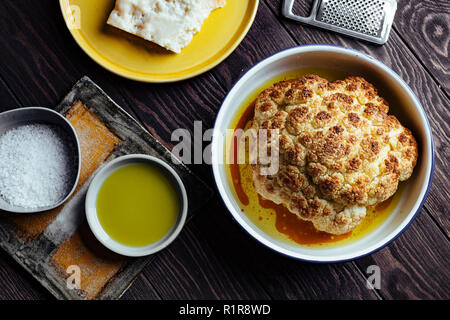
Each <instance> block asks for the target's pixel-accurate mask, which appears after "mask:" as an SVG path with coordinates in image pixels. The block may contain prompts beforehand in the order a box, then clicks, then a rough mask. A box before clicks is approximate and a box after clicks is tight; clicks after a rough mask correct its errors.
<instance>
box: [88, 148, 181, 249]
mask: <svg viewBox="0 0 450 320" xmlns="http://www.w3.org/2000/svg"><path fill="white" fill-rule="evenodd" d="M133 160H145V161H148V162H149V163H154V164H157V165H160V166H161V167H163V169H164V170H166V171H167V173H169V174H170V175H171V176H172V177H173V178H174V179H175V181H176V183H177V185H178V187H179V193H180V197H181V201H180V202H181V203H180V204H181V207H182V208H181V210H180V213H179V219H177V222H176V223H175V225H174V227H173V228H172V230H171V231H169V233H168V234H167V235H168V236H167V235H166V237H165V238H164V237H163V238H162V239H160V240H159V241H157V242H156V243H152V244H149V245H146V246H142V247H133V246H127V245H124V244H122V243H120V242H118V241H116V240H114V239H113V238H111V237H110V236H109V235H108V233H107V232H106V231H105V230H104V229H103V227H102V225H101V223H100V222H98V223H95V221H96V220H97V221H98V216H97V212H96V210H92V209H91V208H92V205H90V204H91V202H92V201H96V200H97V196H98V192H99V190H100V188H101V185H102V184H101V185H99V187H98V188H97V190H94V189H93V188H92V186H93V185H94V184H96V183H94V182H98V181H99V180H102V179H106V178H107V177H108V176H109V175H110V174H111V173H112V172H115V171H116V170H117V169H119V168H120V167H119V168H117V169H115V170H114V171H112V172H110V173H109V174H108V175H107V176H105V175H106V172H107V171H108V169H110V168H111V167H112V166H114V165H117V164H119V163H121V162H126V163H128V164H131V163H132V161H133ZM125 165H126V164H125ZM85 210H86V219H87V222H88V225H89V228H90V229H91V231H92V233H93V234H94V236H95V237H96V238H97V240H98V241H100V242H101V243H102V244H103V245H104V246H105V247H107V248H108V249H110V250H111V251H114V252H116V253H118V254H121V255H124V256H129V257H142V256H147V255H150V254H153V253H156V252H158V251H161V250H162V249H164V248H166V247H167V246H169V245H170V244H171V243H172V242H173V241H174V240H175V239H176V238H177V237H178V235H179V234H180V232H181V230H182V229H183V226H184V224H185V222H186V218H187V211H188V198H187V193H186V188H185V186H184V184H183V181H182V180H181V178H180V176H179V175H178V173H177V172H176V171H175V170H174V169H173V168H172V167H171V166H170V165H169V164H167V163H166V162H164V161H163V160H161V159H159V158H156V157H154V156H149V155H145V154H129V155H125V156H120V157H118V158H116V159H114V160H112V161H110V162H108V163H107V164H106V165H105V166H103V167H102V168H101V169H100V171H99V172H97V173H96V174H95V177H94V179H93V180H92V181H91V183H90V186H89V189H88V192H87V195H86V202H85ZM102 234H103V235H104V234H106V235H108V241H105V240H104V239H103V236H102Z"/></svg>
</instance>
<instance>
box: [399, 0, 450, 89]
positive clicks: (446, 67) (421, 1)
mask: <svg viewBox="0 0 450 320" xmlns="http://www.w3.org/2000/svg"><path fill="white" fill-rule="evenodd" d="M397 2H398V6H397V14H396V17H397V18H396V19H395V23H394V30H395V31H396V33H397V34H398V35H399V36H400V37H401V38H402V39H403V40H404V43H405V44H406V45H407V46H408V47H409V48H411V49H412V51H413V52H414V54H415V55H416V56H417V58H418V60H420V62H421V63H422V64H423V65H424V66H425V67H426V68H427V70H428V71H429V72H430V73H431V74H432V75H433V76H434V77H435V78H436V80H437V81H438V82H439V84H441V85H442V88H443V90H445V91H446V93H447V96H448V94H449V92H450V61H449V57H448V55H449V50H450V14H449V12H450V1H448V0H399V1H397Z"/></svg>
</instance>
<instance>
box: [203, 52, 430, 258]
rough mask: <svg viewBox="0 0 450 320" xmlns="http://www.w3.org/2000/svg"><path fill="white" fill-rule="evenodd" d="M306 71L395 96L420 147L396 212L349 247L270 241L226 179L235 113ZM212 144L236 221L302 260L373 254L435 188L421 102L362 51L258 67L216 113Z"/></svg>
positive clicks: (291, 55) (397, 110)
mask: <svg viewBox="0 0 450 320" xmlns="http://www.w3.org/2000/svg"><path fill="white" fill-rule="evenodd" d="M305 67H321V68H330V69H340V70H341V71H343V72H345V73H347V74H353V75H359V76H362V77H364V78H366V79H367V80H368V81H369V82H371V83H373V84H374V85H375V87H377V88H379V89H380V91H381V95H382V96H384V97H385V98H386V99H387V100H388V101H389V98H390V97H391V98H395V99H396V101H399V105H395V106H394V105H391V106H390V109H391V110H390V113H393V114H395V115H398V116H399V117H400V119H401V121H402V123H404V124H405V126H406V127H408V128H409V129H411V130H412V132H413V134H414V136H415V137H416V139H417V141H418V144H419V160H418V163H417V165H416V167H415V169H414V173H413V175H412V177H411V178H410V179H409V180H408V181H407V182H406V185H405V187H404V191H403V193H402V197H401V199H400V201H399V203H398V205H397V206H396V208H395V210H394V212H393V213H392V214H391V215H390V216H389V218H388V219H387V220H386V221H385V222H384V223H383V224H382V225H381V226H379V227H378V228H377V229H376V230H374V231H373V232H371V233H370V234H369V235H367V236H365V237H364V238H362V239H360V240H357V241H355V242H352V243H350V244H346V245H341V246H336V247H334V246H333V247H330V248H317V249H316V248H311V247H306V246H300V245H293V244H289V243H286V242H282V241H279V240H277V239H274V238H273V237H270V236H269V235H267V234H266V233H264V232H263V231H262V230H260V229H259V228H258V227H257V226H256V225H254V224H253V223H252V222H251V220H250V219H249V218H248V217H247V216H246V215H245V213H244V212H242V211H241V209H240V206H239V203H238V200H237V199H235V197H234V195H233V192H232V189H231V188H233V186H230V185H229V183H228V180H227V174H226V169H227V168H226V165H225V164H223V162H224V161H223V159H224V152H225V148H224V143H225V139H224V135H225V132H226V130H227V129H229V128H230V123H231V121H232V119H233V118H234V116H235V114H236V111H237V109H238V108H239V107H240V106H241V105H242V103H243V102H244V100H245V98H247V97H248V96H249V95H250V94H251V93H253V92H254V91H255V90H256V89H257V88H259V87H260V86H262V85H263V84H264V83H266V82H267V81H269V80H271V79H273V78H274V77H276V76H279V75H280V74H283V73H286V72H288V71H293V70H297V69H300V68H305ZM214 129H215V131H214V138H213V142H212V160H213V161H212V163H213V173H214V178H215V181H216V184H217V188H218V190H219V193H220V195H221V196H222V199H223V201H224V203H225V205H226V206H227V208H228V210H229V211H230V212H231V214H232V215H233V217H234V218H235V219H236V221H237V222H238V223H239V224H240V225H241V226H242V227H243V228H244V229H245V230H246V231H247V232H248V233H249V234H250V235H251V236H253V237H254V238H255V239H257V240H258V241H260V242H261V243H263V244H264V245H266V246H267V247H269V248H271V249H273V250H275V251H277V252H280V253H282V254H285V255H287V256H290V257H293V258H297V259H300V260H305V261H311V262H338V261H346V260H351V259H355V258H358V257H361V256H364V255H367V254H370V253H372V252H374V251H376V250H378V249H380V248H382V247H384V246H385V245H387V244H388V243H390V242H391V241H393V240H394V239H395V238H396V237H397V236H399V235H400V234H401V233H402V231H404V230H405V229H406V228H407V227H408V225H409V224H410V223H411V222H412V220H413V219H414V217H415V215H416V214H417V213H418V212H419V211H420V209H421V207H422V205H423V203H424V201H425V198H426V195H427V193H428V190H429V187H430V185H431V180H432V175H433V167H434V145H433V138H432V133H431V128H430V125H429V123H428V119H427V116H426V114H425V112H424V109H423V107H422V105H421V104H420V101H419V99H418V98H417V97H416V96H415V95H414V93H413V92H412V90H411V89H410V88H409V86H408V85H407V84H406V83H405V82H404V81H403V80H402V79H401V78H400V77H399V76H398V75H397V74H396V73H395V72H393V71H392V70H391V69H389V68H388V67H387V66H386V65H384V64H383V63H381V62H379V61H378V60H376V59H374V58H372V57H370V56H368V55H366V54H363V53H361V52H358V51H355V50H352V49H347V48H342V47H337V46H330V45H310V46H301V47H295V48H291V49H287V50H285V51H282V52H279V53H277V54H275V55H273V56H271V57H269V58H267V59H265V60H263V61H261V62H260V63H258V64H257V65H255V66H254V67H253V68H251V69H250V70H249V71H248V72H247V73H245V74H244V76H242V78H241V79H240V80H239V81H238V82H237V83H236V84H235V85H234V87H233V88H232V89H231V91H230V92H229V94H228V96H227V97H226V99H225V101H224V102H223V104H222V107H221V109H220V111H219V113H218V116H217V119H216V124H215V128H214Z"/></svg>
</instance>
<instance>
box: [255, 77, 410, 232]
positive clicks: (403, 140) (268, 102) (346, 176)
mask: <svg viewBox="0 0 450 320" xmlns="http://www.w3.org/2000/svg"><path fill="white" fill-rule="evenodd" d="M388 110H389V108H388V104H387V102H386V101H385V100H384V99H383V98H381V97H379V96H378V94H377V90H376V89H375V87H374V86H373V85H371V84H370V83H368V82H367V81H366V80H364V79H363V78H361V77H349V78H346V79H345V80H343V81H341V80H339V81H335V82H328V81H327V80H325V79H323V78H321V77H319V76H317V75H307V76H304V77H302V78H300V79H296V80H289V81H282V82H278V83H276V84H275V85H273V86H272V87H270V88H268V89H266V90H264V91H263V92H262V93H261V94H260V95H259V97H258V98H257V100H256V103H255V115H254V118H253V123H252V128H253V129H255V130H257V132H261V131H259V130H260V129H266V130H268V136H269V137H270V136H272V135H274V134H276V139H277V140H272V141H278V150H273V144H271V143H270V139H267V143H268V145H267V148H268V149H269V147H270V148H272V149H271V150H270V152H277V151H279V152H278V154H279V166H278V170H277V172H276V173H274V174H269V175H266V174H261V172H262V171H263V170H261V169H262V167H264V166H267V164H261V163H258V162H257V163H256V164H253V165H252V170H253V182H254V186H255V189H256V191H257V192H258V193H259V194H260V195H261V196H262V197H264V198H266V199H269V200H271V201H273V202H275V203H277V204H283V205H284V206H286V207H287V208H288V209H289V211H291V212H292V213H294V214H296V215H297V216H298V217H299V218H301V219H304V220H309V221H311V222H312V223H313V224H314V226H315V228H316V229H318V230H321V231H326V232H328V233H332V234H343V233H347V232H349V231H351V230H352V229H353V228H355V227H356V226H357V225H358V224H359V223H361V221H362V220H363V219H364V217H365V215H366V207H367V206H371V205H376V204H378V203H380V202H382V201H384V200H386V199H388V198H389V197H391V196H392V195H393V194H394V193H395V191H396V190H397V187H398V183H399V181H403V180H406V179H408V178H409V177H410V176H411V174H412V171H413V168H414V166H415V165H416V161H417V157H418V151H417V143H416V140H415V139H414V137H413V135H412V134H411V131H409V130H408V129H407V128H405V127H403V126H402V125H401V124H400V122H399V121H398V120H397V118H396V117H394V116H392V115H388V114H387V112H388ZM258 134H259V133H258ZM269 144H270V146H269Z"/></svg>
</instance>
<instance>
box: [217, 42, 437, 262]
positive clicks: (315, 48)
mask: <svg viewBox="0 0 450 320" xmlns="http://www.w3.org/2000/svg"><path fill="white" fill-rule="evenodd" d="M321 51H322V52H335V53H340V54H345V55H351V56H354V57H357V58H361V59H363V60H365V61H366V62H368V63H370V64H372V65H373V66H375V67H377V68H378V69H381V70H382V71H383V72H385V73H386V74H388V75H389V76H390V77H391V78H393V79H394V80H395V81H396V82H397V83H398V84H400V86H401V87H402V89H403V90H404V91H405V92H406V93H407V95H408V96H409V98H410V99H411V101H412V102H413V104H414V107H415V108H416V109H417V111H418V113H419V115H420V119H421V122H422V124H423V125H424V128H425V135H426V142H427V145H426V146H424V147H426V148H427V149H428V151H429V152H428V157H427V159H426V160H427V167H426V170H427V172H426V178H425V180H426V181H427V182H426V184H425V185H424V186H422V190H421V192H420V196H419V198H418V199H417V200H416V202H415V204H414V206H413V209H412V210H411V211H410V213H409V214H408V215H407V217H406V218H405V219H404V220H403V222H402V223H400V225H399V226H398V227H397V228H396V229H395V230H394V231H393V232H391V233H390V234H389V236H387V237H385V238H384V239H383V240H382V241H379V242H377V243H375V244H373V245H372V246H370V247H368V248H366V249H364V250H359V251H357V252H354V253H352V254H346V255H335V256H331V257H323V256H320V257H319V256H314V255H308V254H303V253H299V252H295V251H292V250H289V249H286V248H283V247H281V246H279V245H277V244H276V243H274V242H272V241H270V240H268V239H266V238H265V237H263V236H262V235H261V234H260V233H261V232H259V231H256V230H255V229H254V228H253V227H252V226H250V225H249V224H248V223H247V222H246V221H245V220H243V219H242V218H241V217H240V215H239V214H238V213H237V212H235V210H234V208H233V206H232V204H231V202H230V200H229V199H228V198H227V196H226V191H225V187H224V184H226V183H227V182H226V181H225V182H223V181H222V179H221V177H220V170H221V169H220V161H219V159H216V158H215V157H217V156H218V155H219V154H221V152H219V151H220V150H219V148H220V147H221V144H220V142H219V139H218V137H219V136H220V132H216V131H217V130H219V129H218V125H219V124H220V123H221V122H222V121H223V117H224V115H225V109H226V108H224V106H227V104H228V103H229V101H230V100H231V98H232V97H233V95H234V93H235V92H236V91H238V89H239V88H240V87H241V86H243V85H245V83H246V81H247V79H248V78H250V77H251V76H252V75H253V74H254V73H256V72H258V71H259V70H260V69H262V68H263V67H264V66H266V65H269V64H270V63H272V62H274V61H278V60H280V59H282V58H284V57H287V56H290V55H295V54H299V53H306V52H321ZM434 149H435V148H434V140H433V134H432V130H431V126H430V123H429V121H428V118H427V116H426V113H425V110H424V108H423V106H422V104H421V102H420V100H419V99H418V98H417V96H416V95H415V94H414V92H413V91H412V89H411V88H410V87H409V86H408V84H407V83H406V82H405V81H404V80H403V79H402V78H401V77H400V76H399V75H398V74H397V73H395V72H394V71H393V70H392V69H390V68H389V67H388V66H386V65H385V64H384V63H382V62H380V61H379V60H377V59H375V58H373V57H371V56H369V55H367V54H365V53H362V52H360V51H357V50H355V49H351V48H345V47H341V46H336V45H323V44H317V45H303V46H297V47H293V48H288V49H285V50H282V51H280V52H277V53H275V54H273V55H271V56H269V57H267V58H265V59H263V60H261V61H260V62H258V63H257V64H255V65H254V66H253V67H251V68H250V69H249V70H248V71H246V72H245V73H244V74H243V75H242V76H241V77H240V78H239V79H238V81H236V83H235V84H234V85H233V87H232V89H231V90H230V91H229V93H228V94H227V96H226V97H225V100H224V101H223V103H222V106H221V108H220V110H219V112H218V114H217V118H216V121H215V124H214V134H213V139H212V146H211V154H212V160H213V161H212V170H213V176H214V180H215V182H216V187H217V189H218V191H219V194H220V196H221V198H222V201H223V203H224V204H225V206H226V207H227V209H228V211H229V212H230V213H231V214H232V216H233V218H234V219H235V220H236V221H237V222H238V224H239V225H240V226H241V227H242V228H243V229H244V230H245V231H247V232H248V233H249V234H250V235H251V236H252V237H253V238H255V239H256V240H258V241H259V242H260V243H262V244H264V245H265V246H266V247H268V248H270V249H272V250H274V251H275V252H278V253H281V254H283V255H286V256H288V257H292V258H295V259H297V260H301V261H306V262H315V263H337V262H344V261H349V260H354V259H357V258H361V257H364V256H366V255H369V254H372V253H374V252H376V251H378V250H380V249H382V248H384V247H385V246H387V245H388V244H390V243H391V242H392V241H394V240H395V239H396V238H397V237H399V236H400V235H401V234H402V233H403V231H405V230H406V229H407V228H408V226H409V225H410V224H411V223H412V221H414V218H415V217H416V216H417V214H418V213H419V212H420V210H421V209H422V207H423V204H424V203H425V200H426V198H427V196H428V193H429V190H430V187H431V183H432V180H433V174H434V163H435V150H434Z"/></svg>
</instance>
